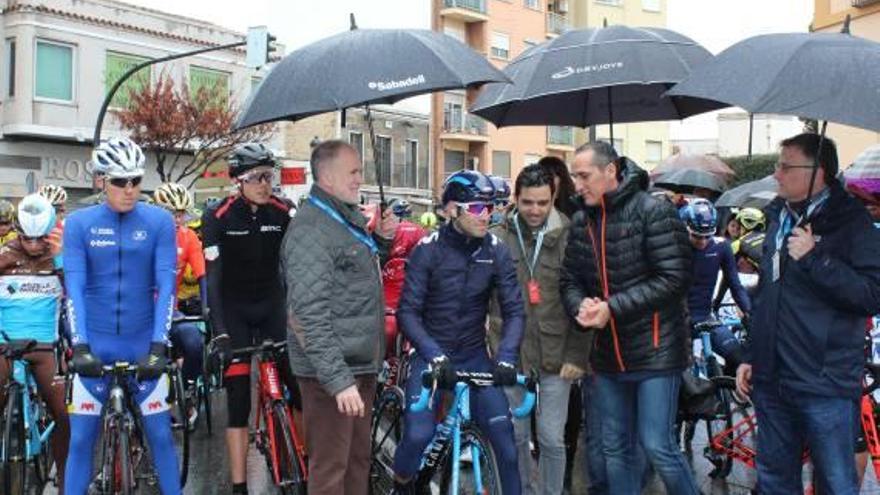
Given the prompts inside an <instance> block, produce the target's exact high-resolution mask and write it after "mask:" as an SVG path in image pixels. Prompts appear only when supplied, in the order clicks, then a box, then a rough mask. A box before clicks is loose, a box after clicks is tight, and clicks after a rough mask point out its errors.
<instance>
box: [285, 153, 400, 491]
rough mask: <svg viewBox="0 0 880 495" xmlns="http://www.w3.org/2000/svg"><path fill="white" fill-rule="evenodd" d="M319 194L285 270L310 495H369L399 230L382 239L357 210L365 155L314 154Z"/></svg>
mask: <svg viewBox="0 0 880 495" xmlns="http://www.w3.org/2000/svg"><path fill="white" fill-rule="evenodd" d="M311 168H312V176H313V178H314V180H315V185H314V186H313V187H312V190H311V191H310V193H309V198H308V200H307V201H305V202H304V203H303V205H302V207H301V208H300V209H299V211H298V212H297V215H296V216H295V217H294V219H293V220H292V221H291V222H290V225H289V226H288V229H287V233H286V234H285V236H284V242H283V245H282V254H281V258H282V259H281V262H282V269H283V270H284V275H285V279H286V281H287V288H288V292H287V311H288V327H289V331H288V342H289V346H288V347H289V349H290V358H291V367H292V368H293V373H294V374H295V375H296V376H297V377H298V378H299V383H300V388H301V390H302V399H303V419H304V422H305V423H306V425H307V428H306V443H307V444H308V447H309V494H310V495H356V494H366V493H367V487H368V485H369V480H368V477H369V469H370V407H369V405H370V404H371V403H372V399H373V396H374V394H375V390H376V374H377V373H378V371H379V369H380V367H381V364H382V357H383V356H384V355H385V351H384V342H385V340H384V325H385V304H384V301H383V295H382V282H381V272H380V269H379V255H380V251H383V252H387V247H388V244H389V241H388V239H390V238H391V237H393V234H394V228H395V227H396V221H395V220H394V216H393V215H386V216H385V217H384V218H383V220H382V221H381V222H380V226H379V228H378V229H377V232H376V233H371V232H369V231H368V229H367V220H366V218H364V216H363V215H362V214H361V213H360V211H359V209H358V206H357V203H358V197H359V189H360V186H361V184H362V183H363V167H362V165H361V159H360V156H358V152H357V151H355V149H354V148H352V147H351V146H350V145H349V144H348V143H346V142H344V141H337V140H333V141H325V142H323V143H321V144H319V145H318V146H316V147H315V148H314V149H313V150H312V156H311Z"/></svg>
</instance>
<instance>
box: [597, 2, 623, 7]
mask: <svg viewBox="0 0 880 495" xmlns="http://www.w3.org/2000/svg"><path fill="white" fill-rule="evenodd" d="M593 2H595V3H598V4H599V5H608V6H609V7H623V0H593Z"/></svg>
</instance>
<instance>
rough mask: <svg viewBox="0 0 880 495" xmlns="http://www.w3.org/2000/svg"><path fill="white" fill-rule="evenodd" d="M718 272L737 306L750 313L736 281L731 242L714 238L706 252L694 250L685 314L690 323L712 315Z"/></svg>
mask: <svg viewBox="0 0 880 495" xmlns="http://www.w3.org/2000/svg"><path fill="white" fill-rule="evenodd" d="M719 271H721V273H722V274H723V276H724V278H725V279H726V280H727V282H728V283H729V284H730V292H731V293H732V294H733V298H734V300H735V301H736V304H737V306H739V308H740V309H741V310H742V311H743V312H745V313H750V312H751V310H752V304H751V301H750V300H749V295H748V293H747V292H746V290H745V289H744V288H743V286H742V283H741V282H740V280H739V273H738V272H737V270H736V259H735V258H734V256H733V250H732V249H731V247H730V241H727V240H726V239H724V238H721V237H713V238H712V239H711V240H710V241H709V244H708V245H707V246H706V248H705V249H702V250H700V249H696V248H694V278H693V283H692V284H691V288H690V291H689V292H688V311H689V312H690V316H691V322H692V323H699V322H701V321H705V320H706V319H707V318H709V316H710V315H711V314H712V296H713V295H714V293H715V286H716V284H717V282H718V272H719Z"/></svg>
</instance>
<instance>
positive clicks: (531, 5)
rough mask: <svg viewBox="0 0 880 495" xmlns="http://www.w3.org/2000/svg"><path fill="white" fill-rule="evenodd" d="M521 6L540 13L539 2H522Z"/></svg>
mask: <svg viewBox="0 0 880 495" xmlns="http://www.w3.org/2000/svg"><path fill="white" fill-rule="evenodd" d="M523 6H524V7H525V8H527V9H532V10H537V11H538V12H541V0H523Z"/></svg>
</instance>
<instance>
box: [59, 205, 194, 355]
mask: <svg viewBox="0 0 880 495" xmlns="http://www.w3.org/2000/svg"><path fill="white" fill-rule="evenodd" d="M176 263H177V252H176V237H175V229H174V220H173V219H172V218H171V215H170V214H169V213H168V212H167V211H165V210H163V209H161V208H158V207H155V206H151V205H147V204H143V203H137V204H136V205H135V207H134V209H133V210H131V211H129V212H126V213H117V212H116V211H114V210H112V209H111V208H110V207H109V206H108V205H107V204H106V203H102V204H100V205H97V206H93V207H90V208H86V209H83V210H79V211H76V212H74V213H72V214H71V215H70V216H68V218H67V222H66V224H65V228H64V273H65V286H66V288H67V296H68V303H67V306H68V307H67V311H68V318H69V320H70V327H71V333H72V339H73V343H74V344H85V343H89V342H90V341H94V340H98V339H101V338H102V335H103V336H104V339H109V338H111V336H112V337H117V336H125V335H132V336H134V335H138V336H142V335H143V334H144V333H150V334H151V339H150V340H151V341H152V342H165V341H166V339H167V337H168V331H169V330H170V328H171V317H172V311H173V310H174V281H175V276H176ZM113 340H114V341H120V342H121V341H124V339H122V340H120V339H113ZM123 354H128V353H123Z"/></svg>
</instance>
